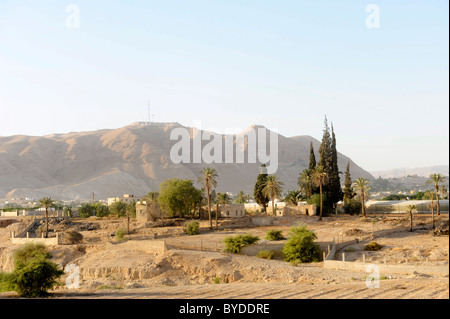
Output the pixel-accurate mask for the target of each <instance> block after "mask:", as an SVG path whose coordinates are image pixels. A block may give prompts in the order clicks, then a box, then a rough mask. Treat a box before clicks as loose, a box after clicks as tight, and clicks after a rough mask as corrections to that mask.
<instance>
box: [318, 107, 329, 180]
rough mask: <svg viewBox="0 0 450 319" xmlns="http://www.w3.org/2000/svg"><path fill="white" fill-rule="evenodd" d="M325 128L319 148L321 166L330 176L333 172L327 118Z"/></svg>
mask: <svg viewBox="0 0 450 319" xmlns="http://www.w3.org/2000/svg"><path fill="white" fill-rule="evenodd" d="M324 126H325V128H324V129H323V136H322V143H321V144H320V147H319V155H320V159H319V164H320V165H322V166H323V167H324V168H325V170H326V172H327V173H328V174H329V173H330V171H331V136H330V128H329V127H328V120H327V117H326V116H325V125H324Z"/></svg>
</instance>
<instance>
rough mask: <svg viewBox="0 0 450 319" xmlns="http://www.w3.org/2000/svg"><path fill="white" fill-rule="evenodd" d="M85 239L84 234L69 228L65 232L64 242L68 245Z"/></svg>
mask: <svg viewBox="0 0 450 319" xmlns="http://www.w3.org/2000/svg"><path fill="white" fill-rule="evenodd" d="M82 241H83V235H81V234H80V233H79V232H76V231H74V230H69V231H67V232H66V233H65V234H64V240H63V242H64V243H66V244H68V245H73V244H78V243H81V242H82Z"/></svg>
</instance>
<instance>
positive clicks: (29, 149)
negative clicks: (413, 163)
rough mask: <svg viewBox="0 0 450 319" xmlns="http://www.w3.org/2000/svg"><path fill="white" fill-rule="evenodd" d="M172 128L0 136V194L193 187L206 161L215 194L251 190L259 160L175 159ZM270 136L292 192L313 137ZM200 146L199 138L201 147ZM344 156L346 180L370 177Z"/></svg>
mask: <svg viewBox="0 0 450 319" xmlns="http://www.w3.org/2000/svg"><path fill="white" fill-rule="evenodd" d="M252 127H253V128H264V127H263V126H260V125H253V126H250V127H249V128H248V129H247V130H249V129H250V128H252ZM174 128H185V129H187V130H189V131H190V132H191V131H192V128H189V127H185V126H183V125H181V124H179V123H177V122H171V123H145V122H135V123H131V124H130V125H127V126H124V127H122V128H117V129H99V130H95V131H87V132H70V133H62V134H56V133H55V134H48V135H45V136H26V135H14V136H9V137H0V198H12V197H21V198H22V197H32V198H40V197H43V196H50V197H52V198H55V199H89V198H91V194H92V192H94V193H95V194H96V195H95V196H96V198H102V199H106V198H107V197H115V196H121V195H122V194H124V193H130V194H135V195H138V196H140V195H143V194H146V193H147V192H149V191H155V190H156V191H157V190H158V189H159V184H160V183H161V182H162V181H164V180H166V179H169V178H172V177H176V178H183V179H192V180H193V181H194V182H195V185H196V186H197V187H200V185H198V184H197V183H196V181H197V177H198V176H199V171H200V170H201V169H202V168H204V167H206V166H210V167H213V168H216V170H217V171H218V175H219V178H218V188H217V191H218V192H224V191H229V192H233V193H237V192H238V191H240V190H243V191H245V192H247V193H250V194H252V193H253V186H254V183H255V181H256V177H257V175H258V171H259V163H258V161H256V163H241V164H239V163H224V161H222V163H212V164H205V163H192V162H191V163H180V164H174V163H173V162H172V161H171V158H170V150H171V148H172V147H173V146H174V145H175V143H177V141H176V140H171V139H170V133H171V132H172V129H174ZM247 130H244V131H243V132H245V131H247ZM256 131H258V130H256ZM200 132H201V133H202V132H204V131H203V130H200ZM243 132H241V133H240V134H241V135H242V134H243ZM217 134H219V133H217ZM240 134H234V135H235V136H238V135H240ZM219 135H221V136H222V139H223V138H225V136H226V135H224V134H219ZM276 136H277V138H278V151H279V152H278V171H277V172H276V174H277V175H278V176H279V177H280V179H281V180H282V181H283V182H284V183H285V190H288V189H296V188H297V185H296V183H297V178H298V175H299V173H300V172H301V171H303V169H304V168H306V167H307V166H308V163H309V145H310V142H313V146H314V149H315V152H316V156H317V158H318V156H319V155H318V148H319V146H320V142H319V141H318V140H317V139H314V138H313V137H311V136H308V135H302V136H295V137H285V136H283V135H280V134H277V135H276ZM207 143H209V141H202V146H204V145H205V144H207ZM191 147H192V136H191ZM246 147H247V151H248V145H246ZM347 161H350V163H351V164H350V168H351V174H352V177H353V178H356V177H360V176H362V177H365V178H369V179H373V176H372V175H371V174H370V173H369V172H367V171H365V170H363V169H362V168H361V167H359V166H358V165H356V164H355V163H354V162H353V161H352V160H351V159H350V158H348V157H347V156H345V155H343V154H341V153H339V168H340V171H342V172H344V171H345V166H346V165H347ZM341 179H343V178H342V177H341ZM341 182H343V180H341Z"/></svg>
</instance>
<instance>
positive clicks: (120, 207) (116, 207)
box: [109, 201, 127, 218]
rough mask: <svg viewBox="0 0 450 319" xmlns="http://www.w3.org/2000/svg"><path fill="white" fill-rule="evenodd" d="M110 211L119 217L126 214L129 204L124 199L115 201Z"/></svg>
mask: <svg viewBox="0 0 450 319" xmlns="http://www.w3.org/2000/svg"><path fill="white" fill-rule="evenodd" d="M109 211H110V212H111V214H112V215H116V216H117V218H119V217H120V216H125V214H126V212H127V204H126V203H125V202H122V201H117V202H114V203H112V204H111V205H110V206H109Z"/></svg>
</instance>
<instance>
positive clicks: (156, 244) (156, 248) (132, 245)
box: [107, 240, 167, 253]
mask: <svg viewBox="0 0 450 319" xmlns="http://www.w3.org/2000/svg"><path fill="white" fill-rule="evenodd" d="M107 248H108V249H127V250H141V251H145V252H147V253H155V252H157V253H164V252H166V251H167V245H166V242H165V241H164V240H128V241H126V242H122V243H114V244H113V243H107Z"/></svg>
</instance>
